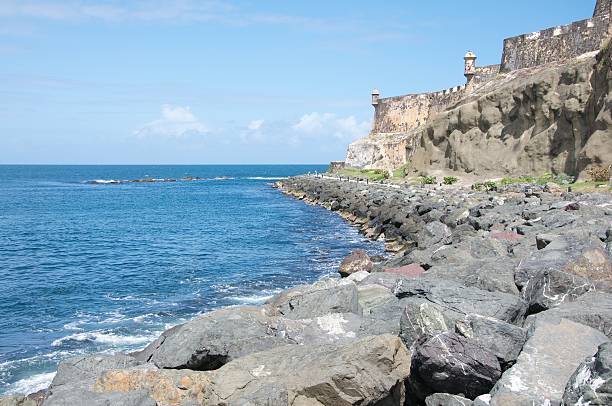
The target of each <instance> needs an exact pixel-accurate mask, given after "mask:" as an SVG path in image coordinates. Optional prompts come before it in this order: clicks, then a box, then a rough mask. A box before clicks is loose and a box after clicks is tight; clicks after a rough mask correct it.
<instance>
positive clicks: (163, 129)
mask: <svg viewBox="0 0 612 406" xmlns="http://www.w3.org/2000/svg"><path fill="white" fill-rule="evenodd" d="M208 132H209V130H208V128H207V127H206V126H205V125H204V124H203V123H202V122H201V121H200V120H199V119H198V118H197V117H196V116H194V114H193V113H192V112H191V109H190V108H189V107H181V106H171V105H169V104H166V105H164V106H162V111H161V118H159V119H157V120H153V121H151V122H150V123H148V124H145V125H144V126H142V127H141V128H139V129H138V130H136V131H134V134H135V135H137V136H139V137H148V136H169V137H177V138H178V137H183V136H187V135H199V134H206V133H208Z"/></svg>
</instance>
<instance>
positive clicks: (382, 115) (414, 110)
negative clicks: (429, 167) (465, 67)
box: [372, 86, 465, 133]
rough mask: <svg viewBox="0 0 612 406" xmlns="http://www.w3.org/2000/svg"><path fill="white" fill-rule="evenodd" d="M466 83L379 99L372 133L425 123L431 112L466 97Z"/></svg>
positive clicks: (398, 131) (399, 130)
mask: <svg viewBox="0 0 612 406" xmlns="http://www.w3.org/2000/svg"><path fill="white" fill-rule="evenodd" d="M464 94H465V86H457V87H453V88H450V89H447V90H444V91H441V92H435V93H422V94H409V95H405V96H397V97H388V98H384V99H380V100H379V101H378V105H377V106H375V113H374V125H373V127H372V133H401V132H407V131H411V130H414V129H415V128H417V127H419V126H421V125H423V124H425V122H426V121H427V120H428V119H429V117H430V116H431V115H432V114H435V113H438V112H440V111H442V110H444V109H445V108H446V107H447V106H449V105H451V104H453V103H456V102H458V101H459V100H461V99H462V98H463V97H464Z"/></svg>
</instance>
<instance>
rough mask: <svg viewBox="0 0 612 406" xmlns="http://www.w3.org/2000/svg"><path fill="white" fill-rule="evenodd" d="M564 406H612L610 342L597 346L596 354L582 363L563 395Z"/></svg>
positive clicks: (611, 356)
mask: <svg viewBox="0 0 612 406" xmlns="http://www.w3.org/2000/svg"><path fill="white" fill-rule="evenodd" d="M563 404H564V405H591V406H595V405H602V406H603V405H612V342H610V341H608V342H607V343H604V344H602V345H600V346H599V349H598V351H597V354H595V356H594V357H590V358H588V359H587V360H586V361H585V362H583V363H582V364H581V365H580V366H579V367H578V369H576V372H574V374H573V375H572V377H571V378H570V380H569V382H568V383H567V386H566V387H565V393H564V394H563Z"/></svg>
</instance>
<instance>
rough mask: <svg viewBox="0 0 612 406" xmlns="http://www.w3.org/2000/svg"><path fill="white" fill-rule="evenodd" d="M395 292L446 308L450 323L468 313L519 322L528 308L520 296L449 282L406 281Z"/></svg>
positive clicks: (397, 294)
mask: <svg viewBox="0 0 612 406" xmlns="http://www.w3.org/2000/svg"><path fill="white" fill-rule="evenodd" d="M393 292H394V293H395V295H396V296H397V297H398V298H400V299H405V300H406V302H416V303H424V302H430V303H434V304H437V305H439V306H441V307H442V308H444V314H445V316H447V317H448V318H449V319H451V320H458V319H460V318H463V317H464V316H465V315H467V314H480V315H482V316H488V317H493V318H496V319H499V320H502V321H506V322H509V323H520V322H522V320H523V317H524V315H525V311H526V309H527V306H526V303H525V302H524V301H523V300H522V299H521V298H519V297H518V296H515V295H511V294H508V293H501V292H490V291H486V290H481V289H478V288H474V287H469V286H464V285H461V284H458V283H456V282H451V281H446V280H429V279H425V278H421V279H405V280H401V281H400V282H399V283H398V284H397V286H396V287H395V288H394V289H393ZM453 324H454V323H453Z"/></svg>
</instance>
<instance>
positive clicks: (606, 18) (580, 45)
mask: <svg viewBox="0 0 612 406" xmlns="http://www.w3.org/2000/svg"><path fill="white" fill-rule="evenodd" d="M611 7H612V0H599V1H598V2H597V5H596V6H595V12H594V13H593V18H590V19H588V20H582V21H576V22H574V23H572V24H568V25H562V26H558V27H553V28H548V29H546V30H542V31H538V32H532V33H530V34H523V35H519V36H517V37H512V38H507V39H505V40H504V51H503V55H502V63H501V72H510V71H513V70H517V69H523V68H532V67H535V66H540V65H544V64H547V63H551V62H558V61H564V60H568V59H571V58H575V57H577V56H579V55H582V54H585V53H587V52H592V51H594V50H597V49H599V47H600V45H601V41H602V40H603V39H604V38H606V36H608V35H610V32H609V28H610V14H611V10H610V9H611Z"/></svg>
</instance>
